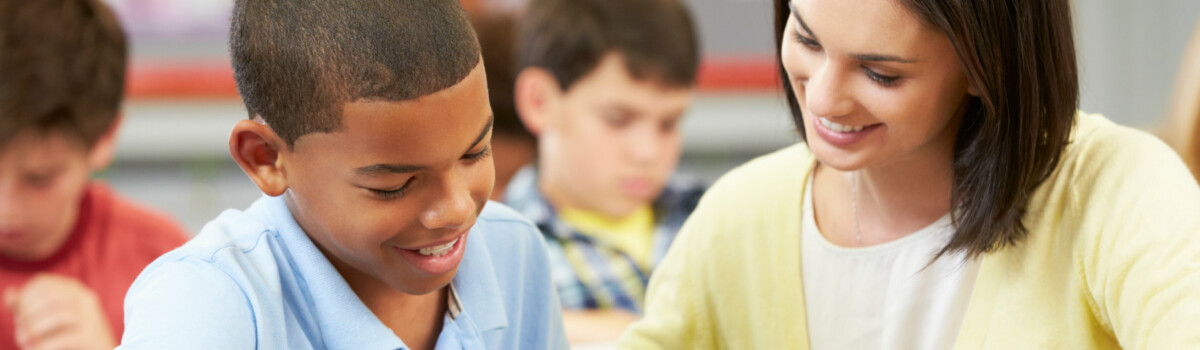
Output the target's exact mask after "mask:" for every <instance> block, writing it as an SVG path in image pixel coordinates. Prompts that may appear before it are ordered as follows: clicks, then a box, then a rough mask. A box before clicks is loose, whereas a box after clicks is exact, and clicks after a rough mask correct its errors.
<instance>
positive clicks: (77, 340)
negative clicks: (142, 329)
mask: <svg viewBox="0 0 1200 350" xmlns="http://www.w3.org/2000/svg"><path fill="white" fill-rule="evenodd" d="M4 304H5V305H6V306H8V308H9V310H12V312H13V315H14V318H15V320H14V323H15V324H16V338H17V344H18V346H20V347H21V348H22V349H26V350H43V349H112V348H114V347H116V341H114V340H113V337H112V331H111V329H110V328H109V325H108V320H107V318H105V317H104V310H103V309H102V308H101V307H100V298H99V297H97V296H96V293H95V292H93V291H92V290H91V289H88V287H87V286H84V285H83V283H80V282H79V281H77V280H75V279H73V278H68V277H63V276H59V275H52V274H40V275H37V276H35V277H34V278H33V279H32V280H30V281H29V282H28V283H26V284H25V286H24V287H22V288H8V289H6V290H4Z"/></svg>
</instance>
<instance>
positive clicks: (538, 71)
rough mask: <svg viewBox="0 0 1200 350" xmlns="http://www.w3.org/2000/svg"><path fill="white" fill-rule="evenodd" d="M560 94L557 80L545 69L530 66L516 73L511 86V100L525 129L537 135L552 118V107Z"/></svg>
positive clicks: (560, 90)
mask: <svg viewBox="0 0 1200 350" xmlns="http://www.w3.org/2000/svg"><path fill="white" fill-rule="evenodd" d="M561 95H562V89H560V88H559V86H558V80H556V79H554V75H552V74H550V72H548V71H546V70H545V69H542V68H538V67H530V68H525V69H522V70H521V72H520V73H518V74H517V82H516V86H514V87H513V100H514V101H513V102H515V103H516V107H517V115H518V116H519V117H520V118H521V123H523V124H525V129H528V130H529V133H531V134H533V135H534V136H539V135H541V133H542V130H544V129H545V127H546V124H548V123H549V122H550V120H549V119H550V118H553V113H552V111H553V109H554V108H555V105H556V104H557V103H558V99H559V98H560V97H561Z"/></svg>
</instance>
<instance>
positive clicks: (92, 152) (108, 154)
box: [87, 113, 125, 172]
mask: <svg viewBox="0 0 1200 350" xmlns="http://www.w3.org/2000/svg"><path fill="white" fill-rule="evenodd" d="M124 119H125V117H124V116H123V115H121V114H119V113H118V114H117V117H116V118H114V119H113V122H112V125H109V126H108V130H105V131H104V134H102V135H100V138H98V139H96V143H95V144H93V145H92V148H91V149H89V150H88V153H87V162H88V168H89V169H91V171H93V172H95V171H101V170H104V168H107V167H108V166H109V165H111V164H112V161H113V155H114V154H115V153H116V152H117V130H118V129H120V126H121V121H122V120H124Z"/></svg>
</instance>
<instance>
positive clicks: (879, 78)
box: [863, 67, 900, 87]
mask: <svg viewBox="0 0 1200 350" xmlns="http://www.w3.org/2000/svg"><path fill="white" fill-rule="evenodd" d="M863 72H864V73H866V74H867V77H868V78H871V80H874V81H875V82H876V83H879V84H880V85H883V86H885V87H890V86H895V85H896V82H897V81H899V80H900V77H894V76H890V75H883V74H879V73H876V72H875V71H873V70H871V69H870V68H866V67H863Z"/></svg>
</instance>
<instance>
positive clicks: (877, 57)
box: [788, 1, 917, 63]
mask: <svg viewBox="0 0 1200 350" xmlns="http://www.w3.org/2000/svg"><path fill="white" fill-rule="evenodd" d="M788 8H789V9H791V11H792V17H793V18H795V19H796V23H798V24H800V28H801V29H804V33H805V34H808V36H811V37H812V39H813V40H814V41H820V40H817V35H816V34H813V32H812V29H808V24H807V23H804V19H803V18H800V11H798V10H796V4H795V3H792V2H791V1H788ZM850 56H851V57H854V58H855V59H857V60H859V61H863V62H897V63H917V61H916V60H910V59H906V58H901V57H900V56H896V55H881V54H871V53H866V54H852V55H850Z"/></svg>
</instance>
